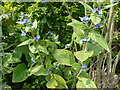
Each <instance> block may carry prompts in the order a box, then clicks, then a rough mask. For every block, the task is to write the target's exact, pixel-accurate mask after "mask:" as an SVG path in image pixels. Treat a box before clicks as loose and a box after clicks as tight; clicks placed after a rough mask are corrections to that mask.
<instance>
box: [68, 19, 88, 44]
mask: <svg viewBox="0 0 120 90" xmlns="http://www.w3.org/2000/svg"><path fill="white" fill-rule="evenodd" d="M67 25H70V26H72V27H73V28H74V33H73V35H72V39H73V40H74V41H75V42H77V43H79V41H80V40H81V39H82V38H83V37H84V36H86V35H87V32H88V27H87V26H86V25H85V24H83V23H81V22H80V21H78V20H75V19H72V23H69V24H67Z"/></svg>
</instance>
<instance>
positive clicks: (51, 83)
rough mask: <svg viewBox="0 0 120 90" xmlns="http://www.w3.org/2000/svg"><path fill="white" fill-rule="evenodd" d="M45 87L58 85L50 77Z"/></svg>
mask: <svg viewBox="0 0 120 90" xmlns="http://www.w3.org/2000/svg"><path fill="white" fill-rule="evenodd" d="M46 86H47V88H56V86H58V83H57V81H56V80H55V79H54V78H52V79H51V80H50V81H49V82H48V83H47V84H46Z"/></svg>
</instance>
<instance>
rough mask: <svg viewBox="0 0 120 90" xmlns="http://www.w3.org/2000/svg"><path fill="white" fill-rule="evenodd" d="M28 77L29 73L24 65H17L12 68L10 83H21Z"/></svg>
mask: <svg viewBox="0 0 120 90" xmlns="http://www.w3.org/2000/svg"><path fill="white" fill-rule="evenodd" d="M28 76H29V72H28V70H27V67H26V65H25V64H24V63H22V64H19V65H17V67H15V68H14V71H13V76H12V82H22V81H24V80H26V79H27V78H28Z"/></svg>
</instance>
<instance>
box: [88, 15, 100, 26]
mask: <svg viewBox="0 0 120 90" xmlns="http://www.w3.org/2000/svg"><path fill="white" fill-rule="evenodd" d="M90 19H91V20H92V22H93V23H94V24H95V25H96V24H98V23H100V22H101V18H100V17H98V16H97V15H95V14H93V13H91V15H90Z"/></svg>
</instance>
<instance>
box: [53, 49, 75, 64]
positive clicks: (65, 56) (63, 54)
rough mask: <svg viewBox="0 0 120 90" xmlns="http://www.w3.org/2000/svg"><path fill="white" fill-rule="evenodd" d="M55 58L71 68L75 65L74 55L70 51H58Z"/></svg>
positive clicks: (55, 52) (54, 54)
mask: <svg viewBox="0 0 120 90" xmlns="http://www.w3.org/2000/svg"><path fill="white" fill-rule="evenodd" d="M53 56H54V57H55V59H56V60H57V61H58V62H59V63H61V64H65V65H68V66H71V65H72V64H73V63H75V61H74V58H73V55H72V53H71V52H70V51H68V50H64V49H56V50H55V51H54V53H53Z"/></svg>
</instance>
